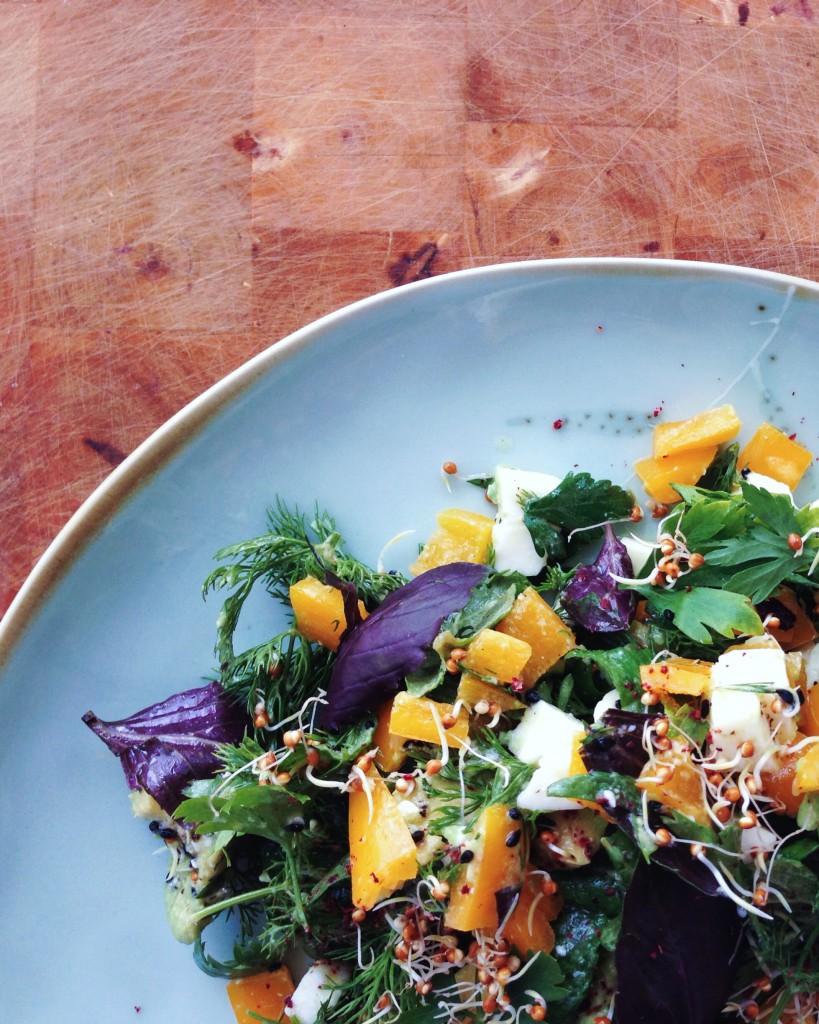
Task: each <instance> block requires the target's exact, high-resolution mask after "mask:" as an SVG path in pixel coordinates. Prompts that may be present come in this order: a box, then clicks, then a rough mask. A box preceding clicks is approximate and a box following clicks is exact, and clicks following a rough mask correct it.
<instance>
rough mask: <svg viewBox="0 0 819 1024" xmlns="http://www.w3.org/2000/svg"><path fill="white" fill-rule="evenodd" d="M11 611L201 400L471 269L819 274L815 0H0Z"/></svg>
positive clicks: (0, 276)
mask: <svg viewBox="0 0 819 1024" xmlns="http://www.w3.org/2000/svg"><path fill="white" fill-rule="evenodd" d="M0 75H1V76H2V89H0V310H2V314H1V315H2V319H1V320H0V332H1V333H0V438H2V444H1V445H0V611H1V610H2V609H3V608H4V607H5V606H6V605H7V604H8V603H9V602H10V600H11V598H12V596H13V594H14V592H15V591H16V589H17V588H18V587H19V585H20V583H21V582H22V580H23V579H24V578H25V576H26V574H27V573H28V571H29V570H30V569H31V567H32V565H33V564H34V562H35V561H36V559H37V558H38V556H39V555H40V554H41V553H42V551H43V550H44V548H45V547H46V545H47V544H48V543H49V541H50V540H51V539H52V538H53V536H54V535H55V533H56V532H57V530H58V529H59V528H60V526H62V524H63V523H64V522H65V521H66V520H67V518H68V517H69V516H70V515H71V513H72V512H73V511H74V510H75V509H76V508H77V507H78V505H79V504H80V503H81V501H82V500H83V499H84V498H85V497H86V496H87V495H88V494H89V493H90V492H91V491H92V490H93V489H94V488H95V487H96V486H97V485H98V484H99V483H100V482H101V481H102V480H103V478H104V477H105V476H106V475H107V474H108V473H110V472H111V470H112V468H113V467H114V466H115V465H117V464H118V463H119V462H120V461H121V460H122V459H123V457H124V456H125V455H127V453H128V452H130V451H131V450H132V449H133V448H134V447H135V446H136V445H137V444H138V443H139V442H140V441H141V440H143V439H144V438H145V437H146V436H147V435H148V434H150V433H151V432H152V431H153V430H154V429H155V428H156V427H158V426H159V425H160V424H161V423H162V422H163V421H164V420H166V419H167V418H168V417H169V416H170V415H171V414H172V413H173V412H175V411H176V410H177V409H179V408H180V407H181V406H182V405H183V404H184V403H186V402H187V401H188V400H190V399H191V398H193V397H194V396H195V395H197V394H198V393H199V392H201V391H202V390H204V389H205V388H206V387H207V386H208V385H209V384H211V383H212V382H214V381H215V380H217V379H218V378H220V377H221V376H223V375H224V374H225V373H227V372H228V371H229V370H231V369H233V368H234V367H236V366H237V365H239V364H240V363H242V362H243V361H244V360H246V359H247V358H248V357H249V356H251V355H253V354H254V353H256V352H258V351H260V350H261V349H263V348H265V347H267V346H268V345H270V344H272V343H273V342H275V341H276V340H277V339H278V338H281V337H282V336H284V335H286V334H287V333H289V332H290V331H292V330H293V329H295V328H297V327H299V326H301V325H304V324H306V323H308V322H309V321H311V320H313V319H314V318H315V317H317V316H319V315H321V314H323V313H326V312H328V311H330V310H333V309H335V308H337V307H339V306H342V305H344V304H346V303H349V302H351V301H353V300H355V299H358V298H360V297H362V296H365V295H368V294H370V293H372V292H377V291H381V290H383V289H387V288H395V287H399V286H401V285H402V284H403V283H405V282H408V281H414V280H416V279H418V278H422V277H427V276H429V275H433V274H441V273H444V272H447V271H451V270H456V269H459V268H464V267H473V266H477V265H482V264H487V263H495V262H503V261H509V260H518V259H528V258H533V257H560V256H604V255H626V256H643V257H645V258H646V259H651V258H655V257H664V258H680V259H695V260H714V261H718V262H729V263H740V264H746V265H750V266H755V267H764V268H769V269H775V270H780V271H785V272H787V273H791V274H797V275H800V276H802V277H807V278H811V279H814V280H819V2H817V0H778V2H771V0H748V2H745V3H737V2H735V0H408V2H406V3H403V4H402V3H396V2H392V0H164V2H163V0H113V2H112V0H105V2H103V0H89V2H85V0H42V2H40V3H15V2H0Z"/></svg>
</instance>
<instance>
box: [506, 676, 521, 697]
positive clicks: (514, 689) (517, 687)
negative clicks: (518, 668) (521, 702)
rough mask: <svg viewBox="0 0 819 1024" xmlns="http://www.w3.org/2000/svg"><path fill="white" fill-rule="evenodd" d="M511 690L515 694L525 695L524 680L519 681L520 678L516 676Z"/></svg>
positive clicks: (510, 687)
mask: <svg viewBox="0 0 819 1024" xmlns="http://www.w3.org/2000/svg"><path fill="white" fill-rule="evenodd" d="M509 689H510V690H511V691H512V692H513V693H523V680H522V679H518V677H517V676H515V677H514V678H513V679H512V682H511V683H510V684H509Z"/></svg>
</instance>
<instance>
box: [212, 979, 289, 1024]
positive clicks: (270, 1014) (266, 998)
mask: <svg viewBox="0 0 819 1024" xmlns="http://www.w3.org/2000/svg"><path fill="white" fill-rule="evenodd" d="M293 989H294V986H293V979H292V978H291V977H290V971H288V969H287V968H286V967H279V968H278V969H277V970H275V971H262V972H261V973H260V974H252V975H250V977H248V978H234V979H233V980H232V981H229V982H228V983H227V994H228V999H229V1000H230V1005H231V1007H232V1008H233V1012H234V1014H235V1015H236V1022H237V1024H251V1022H252V1021H254V1020H257V1019H258V1018H257V1017H251V1016H250V1014H252V1013H253V1014H258V1016H259V1017H267V1018H268V1019H269V1020H278V1019H279V1018H280V1017H282V1016H283V1015H284V1013H285V1010H286V1008H287V1003H286V1000H287V999H288V998H289V997H290V996H292V995H293Z"/></svg>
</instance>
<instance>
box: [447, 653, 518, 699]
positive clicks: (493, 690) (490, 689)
mask: <svg viewBox="0 0 819 1024" xmlns="http://www.w3.org/2000/svg"><path fill="white" fill-rule="evenodd" d="M462 664H463V662H462ZM458 700H462V701H463V702H464V703H465V704H467V705H468V706H469V707H470V708H474V707H475V705H476V704H477V703H478V701H479V700H485V701H488V702H489V703H490V704H491V703H492V702H494V703H495V704H497V705H498V707H499V708H500V710H501V711H515V710H519V709H520V708H524V707H526V705H525V704H524V703H523V701H520V700H518V699H517V697H516V696H515V695H514V693H512V691H511V690H506V689H504V688H503V687H502V686H493V684H492V683H487V682H484V680H483V679H478V677H477V676H473V675H471V674H470V673H469V672H464V673H463V675H462V676H461V681H460V683H458Z"/></svg>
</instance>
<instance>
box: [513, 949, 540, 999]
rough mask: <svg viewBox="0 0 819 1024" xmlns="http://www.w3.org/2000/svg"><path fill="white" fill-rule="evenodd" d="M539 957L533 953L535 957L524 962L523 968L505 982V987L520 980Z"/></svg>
mask: <svg viewBox="0 0 819 1024" xmlns="http://www.w3.org/2000/svg"><path fill="white" fill-rule="evenodd" d="M539 956H540V953H539V952H537V953H535V955H534V956H533V957H530V958H529V959H528V960H527V961H526V963H525V964H524V965H523V967H521V969H520V970H519V971H518V972H517V974H513V975H512V976H511V978H509V980H508V981H507V982H506V984H507V985H511V984H512V982H514V981H517V980H518V978H522V977H523V975H524V974H525V973H526V972H527V971H528V970H529V968H530V967H531V966H532V964H533V963H534V962H535V960H537V958H538V957H539ZM526 995H527V996H528V995H530V993H529V992H527V993H526Z"/></svg>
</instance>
